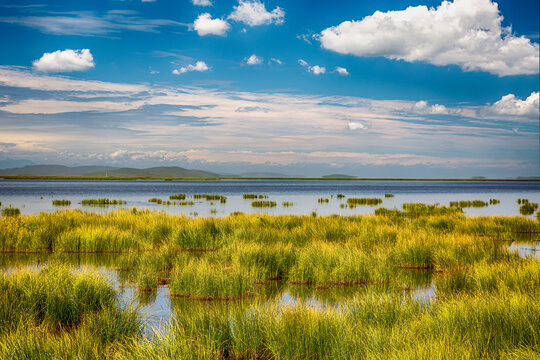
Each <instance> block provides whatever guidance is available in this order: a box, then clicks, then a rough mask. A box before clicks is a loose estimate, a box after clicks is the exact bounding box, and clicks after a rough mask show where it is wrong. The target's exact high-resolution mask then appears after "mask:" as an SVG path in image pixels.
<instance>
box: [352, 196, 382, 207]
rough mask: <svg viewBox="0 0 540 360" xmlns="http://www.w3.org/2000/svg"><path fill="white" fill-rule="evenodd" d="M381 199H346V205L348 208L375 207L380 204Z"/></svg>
mask: <svg viewBox="0 0 540 360" xmlns="http://www.w3.org/2000/svg"><path fill="white" fill-rule="evenodd" d="M382 202H383V201H382V199H379V198H348V199H347V204H349V206H358V205H369V206H376V205H380V204H382Z"/></svg>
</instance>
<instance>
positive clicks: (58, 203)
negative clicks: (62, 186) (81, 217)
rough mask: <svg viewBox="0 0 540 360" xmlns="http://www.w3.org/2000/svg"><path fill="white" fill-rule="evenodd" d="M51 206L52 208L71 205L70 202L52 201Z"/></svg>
mask: <svg viewBox="0 0 540 360" xmlns="http://www.w3.org/2000/svg"><path fill="white" fill-rule="evenodd" d="M52 204H53V205H54V206H69V205H71V200H53V201H52Z"/></svg>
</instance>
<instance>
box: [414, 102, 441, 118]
mask: <svg viewBox="0 0 540 360" xmlns="http://www.w3.org/2000/svg"><path fill="white" fill-rule="evenodd" d="M412 111H413V112H415V113H417V114H423V115H426V114H433V115H447V114H448V113H449V112H448V109H447V108H446V106H444V105H440V104H435V105H431V106H429V105H428V103H427V101H424V100H421V101H418V102H417V103H415V104H414V105H413V107H412Z"/></svg>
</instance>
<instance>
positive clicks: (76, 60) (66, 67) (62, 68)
mask: <svg viewBox="0 0 540 360" xmlns="http://www.w3.org/2000/svg"><path fill="white" fill-rule="evenodd" d="M32 65H33V66H34V68H35V69H36V70H39V71H43V72H50V73H60V72H72V71H86V70H89V69H92V68H93V67H94V66H95V64H94V57H93V56H92V53H90V50H89V49H82V50H71V49H66V50H64V51H60V50H57V51H54V52H52V53H45V54H43V56H42V57H41V58H40V59H38V60H34V62H32Z"/></svg>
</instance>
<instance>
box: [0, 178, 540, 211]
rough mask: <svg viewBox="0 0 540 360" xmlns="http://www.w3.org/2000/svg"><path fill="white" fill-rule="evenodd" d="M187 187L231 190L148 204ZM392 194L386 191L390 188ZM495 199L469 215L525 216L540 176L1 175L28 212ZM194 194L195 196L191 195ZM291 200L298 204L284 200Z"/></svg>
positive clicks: (4, 193)
mask: <svg viewBox="0 0 540 360" xmlns="http://www.w3.org/2000/svg"><path fill="white" fill-rule="evenodd" d="M175 193H185V194H187V195H188V196H189V195H193V194H220V195H224V196H227V202H226V203H225V204H220V203H219V202H214V203H211V202H208V201H204V200H194V201H195V205H193V206H174V205H173V206H165V205H158V204H155V203H149V202H148V199H150V198H153V197H157V198H161V199H163V200H167V199H168V198H169V195H172V194H175ZM244 193H253V194H263V195H268V199H266V200H271V201H275V202H276V203H277V204H278V205H277V206H276V207H275V208H270V209H260V208H253V207H251V200H245V199H243V198H242V194H244ZM386 193H390V194H394V195H395V197H393V198H385V197H384V194H386ZM337 194H344V195H346V196H347V197H379V198H382V199H383V203H382V205H380V206H376V207H373V206H358V207H356V208H354V209H349V208H346V209H342V208H340V204H342V203H346V199H342V200H339V199H337V198H336V195H337ZM320 197H323V198H328V199H329V200H330V201H329V202H328V203H324V204H319V203H318V202H317V199H318V198H320ZM93 198H109V199H120V200H125V201H127V204H126V205H122V206H110V207H106V208H104V207H89V206H84V207H83V206H82V205H81V204H80V201H81V200H83V199H93ZM491 198H495V199H498V200H500V201H501V203H500V204H498V205H494V206H489V207H485V208H468V209H465V210H464V211H465V213H466V214H468V215H504V216H510V215H519V205H518V204H517V202H516V200H517V199H518V198H527V199H529V201H531V202H537V203H538V202H540V182H534V181H526V182H512V181H369V180H365V181H338V180H332V181H328V180H327V181H325V180H211V181H197V180H191V181H79V180H2V179H0V202H2V205H3V206H9V205H12V206H14V207H18V208H19V209H21V212H22V213H23V214H35V213H39V212H41V211H47V212H51V211H56V210H59V209H64V208H72V209H74V208H82V209H84V210H87V211H109V210H111V209H116V208H121V207H124V208H131V207H133V206H136V207H137V208H148V209H151V210H164V211H167V212H169V213H174V214H185V215H193V214H194V213H197V214H198V215H199V216H224V215H227V214H229V213H231V212H234V211H242V212H246V213H257V212H263V213H267V214H273V215H281V214H295V215H304V214H311V213H312V212H313V211H315V212H317V214H319V215H330V214H341V215H353V214H369V213H373V211H374V210H375V209H376V208H377V207H386V208H393V207H398V208H400V207H401V205H402V204H403V203H408V202H422V203H426V204H435V203H439V204H441V205H448V203H449V202H450V201H459V200H483V201H489V199H491ZM54 199H66V200H71V204H72V205H71V206H69V207H55V206H52V200H54ZM188 200H189V199H188ZM285 201H288V202H292V203H293V204H294V205H293V206H291V207H284V206H282V203H283V202H285Z"/></svg>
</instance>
